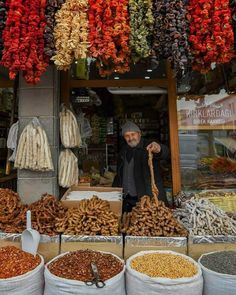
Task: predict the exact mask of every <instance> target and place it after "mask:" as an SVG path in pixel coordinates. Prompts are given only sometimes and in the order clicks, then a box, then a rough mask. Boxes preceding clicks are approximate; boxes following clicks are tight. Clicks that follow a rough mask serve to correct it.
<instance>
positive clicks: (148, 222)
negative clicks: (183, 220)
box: [122, 196, 187, 237]
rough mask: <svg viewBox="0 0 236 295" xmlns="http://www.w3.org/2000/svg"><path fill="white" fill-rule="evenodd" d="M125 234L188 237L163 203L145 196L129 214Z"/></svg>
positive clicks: (124, 229) (124, 228)
mask: <svg viewBox="0 0 236 295" xmlns="http://www.w3.org/2000/svg"><path fill="white" fill-rule="evenodd" d="M122 231H123V232H125V233H127V234H128V235H132V236H164V237H169V236H186V235H187V231H186V229H185V228H184V227H183V226H182V225H181V224H180V223H179V222H178V221H177V220H176V219H175V218H174V216H173V212H172V210H171V209H170V208H168V207H166V206H165V204H164V203H163V202H162V201H158V202H156V201H155V199H154V198H150V197H149V196H143V197H142V198H141V200H140V201H139V202H138V203H137V205H136V206H135V207H134V208H133V209H132V212H130V213H128V215H127V220H126V222H125V225H124V227H123V230H122Z"/></svg>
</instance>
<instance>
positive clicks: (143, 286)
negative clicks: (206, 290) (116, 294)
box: [126, 251, 203, 295]
mask: <svg viewBox="0 0 236 295" xmlns="http://www.w3.org/2000/svg"><path fill="white" fill-rule="evenodd" d="M150 253H164V254H174V255H179V256H182V257H184V258H185V259H187V260H189V261H190V262H192V263H193V264H194V265H195V266H196V267H197V269H198V273H197V274H196V275H195V276H193V277H191V278H181V279H168V278H151V277H149V276H147V275H145V274H142V273H140V272H138V271H136V270H134V269H132V268H131V266H130V263H131V260H133V259H134V258H135V257H138V256H143V255H144V254H150ZM202 289H203V278H202V271H201V268H200V267H199V265H198V264H197V263H196V262H195V261H194V260H193V259H192V258H190V257H188V256H186V255H183V254H180V253H176V252H173V251H141V252H139V253H137V254H135V255H133V256H131V257H130V258H129V259H128V260H127V262H126V291H127V295H143V294H148V295H202Z"/></svg>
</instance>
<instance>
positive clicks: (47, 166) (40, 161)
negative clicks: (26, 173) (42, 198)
mask: <svg viewBox="0 0 236 295" xmlns="http://www.w3.org/2000/svg"><path fill="white" fill-rule="evenodd" d="M15 167H16V168H19V169H30V170H35V171H53V170H54V167H53V163H52V156H51V150H50V147H49V143H48V139H47V135H46V132H45V131H44V129H43V128H42V126H41V124H40V122H39V120H38V119H37V118H34V119H33V120H32V122H31V123H29V124H28V125H27V126H26V127H25V128H24V130H23V131H22V133H21V136H20V139H19V143H18V147H17V152H16V159H15Z"/></svg>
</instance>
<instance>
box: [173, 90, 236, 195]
mask: <svg viewBox="0 0 236 295" xmlns="http://www.w3.org/2000/svg"><path fill="white" fill-rule="evenodd" d="M189 98H190V99H189ZM235 108H236V95H235V94H232V95H228V94H227V93H226V92H225V91H221V92H220V93H219V94H217V95H205V96H201V97H200V96H199V97H197V96H194V99H191V97H188V100H187V99H186V97H185V96H181V97H178V101H177V109H178V128H179V144H180V165H181V180H182V189H183V190H202V189H236V187H235V183H236V114H235V112H234V109H235Z"/></svg>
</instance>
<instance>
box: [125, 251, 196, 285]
mask: <svg viewBox="0 0 236 295" xmlns="http://www.w3.org/2000/svg"><path fill="white" fill-rule="evenodd" d="M130 266H131V268H133V269H134V270H136V271H138V272H140V273H143V274H146V275H148V276H149V277H155V278H158V277H161V278H169V279H179V278H183V277H185V278H188V277H193V276H194V275H196V274H197V272H198V269H197V267H196V266H195V265H194V264H193V263H192V262H191V261H189V260H187V259H185V258H184V257H183V256H180V255H174V254H167V253H148V254H144V255H142V256H137V257H135V258H134V259H132V260H131V262H130Z"/></svg>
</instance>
